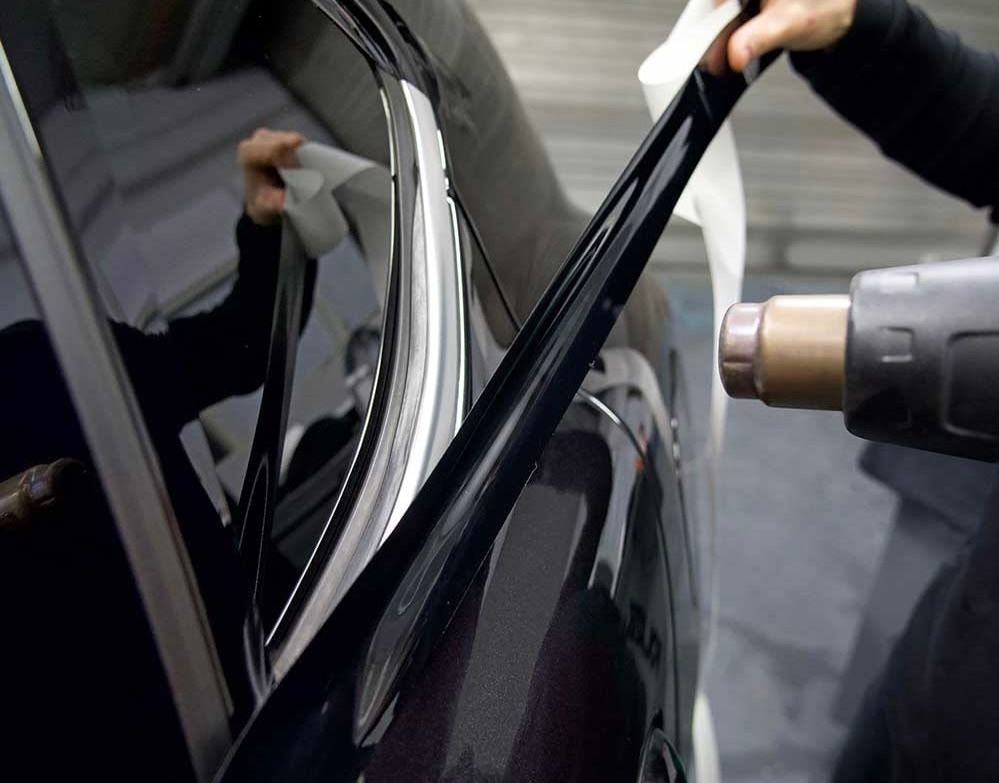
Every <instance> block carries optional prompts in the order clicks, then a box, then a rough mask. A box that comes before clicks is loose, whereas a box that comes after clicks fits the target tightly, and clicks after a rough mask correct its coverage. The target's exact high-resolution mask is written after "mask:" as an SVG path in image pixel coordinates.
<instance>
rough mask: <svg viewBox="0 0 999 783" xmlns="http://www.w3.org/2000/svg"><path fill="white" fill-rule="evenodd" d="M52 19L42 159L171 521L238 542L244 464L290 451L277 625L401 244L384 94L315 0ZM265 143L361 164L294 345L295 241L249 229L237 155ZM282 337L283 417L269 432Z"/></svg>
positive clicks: (305, 296) (338, 195)
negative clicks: (62, 80)
mask: <svg viewBox="0 0 999 783" xmlns="http://www.w3.org/2000/svg"><path fill="white" fill-rule="evenodd" d="M53 8H54V12H55V19H56V22H57V28H58V35H59V36H60V39H61V42H62V45H63V47H64V49H65V51H66V52H67V55H68V59H69V69H70V73H69V74H67V76H66V78H67V82H68V83H72V85H73V87H72V88H71V89H69V90H67V92H68V93H70V94H71V95H72V98H71V99H67V100H66V101H64V108H65V109H66V110H64V111H62V112H54V113H53V114H52V115H51V116H50V117H49V118H48V122H47V124H46V127H45V128H44V136H45V137H46V138H45V147H46V152H47V154H48V156H49V158H50V164H51V165H52V166H53V168H54V169H55V170H56V171H55V173H56V179H57V181H58V182H59V184H60V188H61V192H62V195H63V198H64V199H65V201H66V203H67V206H68V208H69V211H70V213H71V215H72V221H73V223H74V229H75V232H76V234H77V237H78V241H79V244H80V246H81V247H82V249H83V251H84V254H85V255H86V257H87V260H88V262H89V265H90V267H91V272H92V275H93V278H94V280H95V283H96V285H97V288H98V290H99V292H100V295H101V300H102V303H103V304H104V306H105V308H106V311H107V314H108V318H109V321H110V322H111V324H112V331H113V333H114V335H115V337H116V338H117V340H118V343H119V348H120V350H121V353H122V356H123V360H124V362H125V364H126V367H127V369H128V370H129V372H130V375H131V378H132V381H133V386H134V387H135V391H136V394H137V396H138V398H139V403H140V406H141V407H142V408H143V412H144V414H145V416H146V418H147V426H148V427H149V429H150V432H151V435H152V437H153V440H154V443H155V444H156V446H157V449H158V451H159V456H160V461H161V463H163V464H164V473H165V475H166V478H167V482H168V485H169V488H170V490H171V500H172V501H173V502H174V506H175V510H177V512H178V513H179V514H180V513H190V514H195V513H199V514H200V513H202V512H195V511H194V510H193V508H194V507H195V506H200V507H203V502H202V501H203V499H204V497H207V499H208V500H209V502H210V503H211V505H212V506H213V510H214V514H215V516H216V517H217V518H218V519H220V520H221V521H222V523H223V524H225V525H229V526H230V528H231V529H232V532H233V537H234V538H236V539H238V538H239V537H240V536H241V535H242V534H243V533H244V531H243V530H241V529H239V528H240V527H241V525H242V524H243V522H244V519H243V518H241V515H243V516H244V517H245V516H246V515H247V514H249V513H250V512H248V511H247V509H248V508H249V507H250V506H251V505H252V503H251V500H252V498H250V497H249V496H248V493H250V492H251V489H252V488H253V487H255V486H257V483H256V478H255V477H256V475H257V474H256V473H254V472H252V471H251V474H250V475H249V477H248V464H249V463H250V460H251V454H254V453H256V452H255V451H254V450H255V449H256V450H257V452H260V454H261V455H263V456H262V457H261V459H263V460H264V461H265V462H266V461H267V458H271V457H273V456H274V455H279V459H278V460H277V461H278V462H279V464H277V465H267V469H268V470H269V471H271V472H270V473H268V475H269V478H268V481H269V482H273V483H275V484H276V487H277V488H276V490H274V489H272V490H271V492H270V501H268V506H267V508H266V509H265V510H264V511H262V512H261V514H262V515H265V516H266V517H267V518H268V519H269V520H272V523H273V524H272V527H271V529H270V535H269V537H268V540H267V541H266V542H264V544H263V547H264V548H265V549H266V550H267V551H266V557H265V559H266V563H267V568H266V577H265V578H263V577H262V578H263V585H264V587H263V588H262V589H261V592H259V593H258V594H257V598H258V600H259V601H260V604H261V610H262V613H263V615H264V618H265V621H268V622H269V621H271V620H273V619H274V617H275V616H276V615H277V613H278V612H279V611H280V609H281V607H282V606H283V603H284V601H285V600H286V599H287V597H288V595H289V593H290V591H291V590H292V589H293V587H294V585H295V582H296V580H297V578H298V575H299V574H300V573H301V571H302V569H303V568H304V566H305V564H306V562H307V560H308V558H309V556H310V554H311V553H312V551H313V548H314V547H315V545H316V542H317V540H318V538H319V537H320V535H321V534H322V533H323V531H324V530H326V529H327V522H328V520H329V518H330V513H331V511H332V509H333V507H334V505H335V503H336V501H337V496H338V492H339V489H340V487H341V486H342V484H343V482H344V480H345V477H346V475H347V472H348V470H350V469H351V465H352V463H353V461H354V454H355V451H356V447H357V443H358V440H359V437H360V434H361V429H362V426H363V423H364V421H365V416H366V413H367V407H368V402H369V399H370V397H371V394H372V388H373V382H374V377H375V366H376V363H377V359H378V354H379V350H380V344H381V337H380V334H381V323H382V304H383V302H384V300H385V286H386V269H387V263H388V253H389V247H390V241H389V239H390V236H391V227H390V223H389V221H390V214H391V212H390V209H389V203H390V192H391V191H390V187H391V184H390V177H389V174H388V170H387V168H386V163H387V161H388V153H387V136H386V129H385V120H384V115H383V113H382V112H381V106H380V101H379V98H378V88H377V85H376V84H375V81H374V78H373V76H372V75H371V73H370V71H369V69H368V68H367V65H366V63H364V61H363V59H362V58H361V57H360V55H359V54H357V53H356V51H355V50H354V49H353V47H352V46H351V45H350V43H349V42H348V41H347V40H346V39H345V38H344V37H343V36H342V35H339V34H338V33H336V32H335V28H334V27H333V25H332V23H331V22H329V20H328V19H327V18H326V17H325V16H323V15H322V14H321V13H320V12H319V11H317V10H316V9H315V8H314V7H313V6H312V5H311V4H310V3H308V2H306V1H305V0H302V1H301V2H289V3H281V4H268V3H257V4H247V3H237V4H230V3H210V2H209V3H185V2H173V3H159V2H138V3H136V2H111V3H108V4H104V5H102V7H101V11H100V13H95V12H94V9H93V6H92V5H91V4H88V3H84V2H60V3H57V4H53ZM317 30H322V31H323V33H324V34H323V36H322V38H321V39H319V38H316V31H317ZM81 115H85V117H86V125H87V128H86V129H83V128H82V125H81V120H80V116H81ZM258 128H267V129H273V130H275V131H293V132H297V133H299V134H301V135H302V136H304V137H305V138H306V139H307V140H308V141H309V142H315V143H319V144H322V145H325V146H326V147H327V148H329V149H331V150H332V151H333V154H334V155H340V156H344V159H346V160H349V161H353V162H354V163H355V164H356V163H357V161H360V164H359V165H360V169H361V173H360V174H357V175H354V176H353V177H351V178H347V179H345V180H344V181H341V182H339V183H337V185H336V188H335V190H334V191H333V196H334V200H335V202H336V204H337V205H338V207H339V209H340V211H341V212H342V215H343V216H344V218H345V223H346V231H345V232H344V234H343V236H342V237H338V238H337V240H338V241H336V242H335V243H334V244H333V245H332V246H331V247H328V248H323V249H321V252H320V251H317V252H315V253H313V255H315V256H316V257H315V258H313V259H311V260H308V261H305V262H304V263H305V264H306V267H305V269H304V272H303V273H302V278H303V280H302V282H301V289H302V303H301V317H300V319H299V321H298V323H297V324H295V328H294V329H292V330H290V332H289V333H288V334H283V335H282V334H281V327H280V324H281V323H282V321H281V319H282V318H284V317H285V316H286V315H287V313H286V312H285V310H284V309H283V308H284V306H285V300H283V299H282V294H281V291H282V290H283V289H282V285H283V283H282V280H284V279H285V278H284V277H283V275H285V271H286V269H285V267H286V266H287V265H288V264H289V258H288V256H289V253H291V255H292V256H293V255H294V253H293V252H291V251H289V250H288V245H287V243H286V241H285V240H286V237H284V236H282V232H283V231H287V229H282V228H281V227H280V224H279V225H278V226H276V227H275V226H269V227H262V226H259V225H257V224H256V223H254V221H253V220H251V219H249V218H248V217H247V216H246V215H243V199H244V179H243V173H242V172H241V170H240V167H239V165H238V164H237V147H238V145H239V144H240V142H241V141H242V140H244V139H247V138H249V137H251V136H252V135H253V133H254V132H255V130H256V129H258ZM306 255H308V254H306ZM277 338H280V339H277ZM286 338H287V341H288V344H289V345H290V346H293V347H294V350H293V352H292V358H293V360H294V361H293V363H294V370H293V375H292V376H291V378H290V383H288V384H286V385H285V387H283V388H284V390H283V392H282V394H281V396H282V397H283V411H284V413H283V415H280V416H279V417H278V418H279V419H280V420H281V421H280V426H278V427H277V428H276V429H275V430H274V431H273V432H270V431H267V432H263V433H262V432H261V431H260V428H261V427H262V426H263V425H262V424H261V421H262V415H261V400H262V398H263V396H264V391H263V389H264V387H265V381H267V382H268V383H269V382H270V380H269V378H270V375H269V373H270V374H273V373H274V372H276V370H275V361H276V360H275V357H276V356H279V355H280V351H281V345H282V344H283V343H284V341H285V339H286ZM281 381H282V379H281V378H278V379H277V381H276V382H275V383H276V384H277V387H278V388H282V387H281ZM278 408H279V409H281V408H282V406H281V405H278ZM279 413H281V411H280V410H279ZM178 437H179V442H180V444H181V450H180V451H177V450H175V445H176V443H175V442H176V440H177V438H178ZM255 438H256V439H257V440H258V441H259V440H260V439H261V438H264V439H267V438H270V439H271V440H275V441H277V440H279V441H280V442H279V443H277V442H275V443H274V444H270V446H269V447H268V448H265V449H261V446H260V443H259V442H258V443H257V445H256V446H255V445H254V443H255ZM192 469H193V472H192ZM194 477H196V479H197V484H198V487H197V493H198V494H199V495H200V496H203V497H201V498H199V500H198V502H197V503H195V502H194V501H192V500H191V499H190V497H189V496H190V494H191V493H192V492H193V491H194V489H195V488H194V487H193V485H192V484H191V481H192V480H193V478H194ZM254 497H255V496H254ZM244 540H245V537H244Z"/></svg>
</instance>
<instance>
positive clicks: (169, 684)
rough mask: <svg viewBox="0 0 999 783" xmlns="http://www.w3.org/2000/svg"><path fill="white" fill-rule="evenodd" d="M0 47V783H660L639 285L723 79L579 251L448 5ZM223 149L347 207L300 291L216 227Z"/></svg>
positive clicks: (682, 704)
mask: <svg viewBox="0 0 999 783" xmlns="http://www.w3.org/2000/svg"><path fill="white" fill-rule="evenodd" d="M0 42H2V47H3V50H2V54H3V61H2V63H0V66H2V70H3V88H2V91H0V121H2V122H3V133H2V134H0V160H2V161H3V169H2V172H3V173H2V175H0V196H2V199H3V207H4V212H3V221H2V223H0V225H2V228H3V236H2V237H0V241H2V244H0V246H2V248H3V255H2V263H0V274H2V276H3V282H2V285H0V289H2V292H3V298H2V299H0V360H2V362H3V366H4V372H3V381H2V383H0V394H2V395H3V396H2V397H0V402H2V405H0V409H2V411H3V412H2V414H0V427H2V429H0V432H2V443H3V459H2V462H0V482H2V483H0V558H2V562H0V580H2V588H0V595H2V598H0V602H2V603H0V617H2V619H3V626H4V642H3V644H2V648H3V653H2V654H0V664H2V665H0V672H2V674H0V678H2V682H3V690H2V693H3V699H2V704H3V706H2V709H3V712H4V724H5V726H7V727H8V728H5V729H4V732H3V735H4V739H5V743H4V753H3V762H2V763H3V765H4V767H5V771H4V777H5V778H6V779H8V780H13V779H20V778H25V779H29V778H30V779H33V780H37V779H54V778H59V779H65V778H67V777H69V776H72V777H73V778H98V779H124V778H128V779H140V780H153V779H157V780H158V779H163V780H187V779H197V780H209V779H213V778H216V779H220V780H223V781H237V780H240V781H241V780H365V781H375V780H406V781H418V780H500V779H503V780H546V781H548V780H551V781H555V780H558V781H569V780H580V781H582V780H601V781H603V780H628V781H633V780H637V779H641V780H678V779H682V777H683V774H684V773H683V767H684V766H685V765H686V766H687V767H688V769H689V768H690V767H691V766H692V757H693V737H692V714H693V709H694V702H695V697H696V691H697V684H698V658H699V654H700V647H701V635H702V622H703V613H704V610H705V604H706V599H705V597H704V596H703V595H702V580H701V579H700V569H701V567H702V564H701V563H700V562H699V556H698V554H697V553H698V552H699V551H700V549H701V547H700V541H699V533H698V527H699V524H700V522H699V520H698V518H697V512H696V508H697V505H698V504H697V502H696V498H695V494H696V490H695V488H694V487H693V486H691V485H690V482H688V481H687V480H686V476H687V473H686V472H685V471H684V464H683V461H684V457H685V452H684V450H683V448H682V443H683V439H684V428H685V426H686V424H685V420H684V413H683V411H684V400H683V391H682V389H683V383H682V378H681V375H680V367H679V364H680V363H679V359H678V356H677V354H676V350H675V348H674V346H673V345H672V343H671V340H670V333H669V312H668V308H667V306H666V299H665V293H664V291H663V290H662V289H661V287H660V286H659V284H658V282H657V281H656V279H655V278H653V277H652V276H643V274H642V272H643V270H644V268H645V264H646V262H647V260H648V258H649V255H650V253H651V251H652V248H653V246H654V245H655V243H656V241H657V239H658V238H659V235H660V234H661V232H662V230H663V228H664V226H665V224H666V222H667V220H668V218H669V215H670V212H671V209H672V206H673V204H674V203H675V201H676V199H677V198H678V196H679V194H680V192H681V190H682V189H683V186H684V184H685V183H686V181H687V179H688V178H689V176H690V173H691V172H692V170H693V167H694V166H695V165H696V163H697V161H698V160H699V158H700V155H701V154H702V153H703V151H704V149H705V147H706V145H707V143H708V142H709V141H710V139H711V137H712V136H713V134H714V132H715V130H716V129H717V128H718V126H719V125H720V123H721V122H722V121H723V120H724V118H725V116H726V115H727V113H728V111H729V109H730V108H731V106H732V105H733V104H734V102H735V101H736V100H737V99H738V97H739V96H740V95H741V93H742V92H743V90H744V89H745V87H746V81H745V79H743V78H742V77H737V76H733V75H725V76H712V75H710V74H708V73H706V72H701V71H698V72H695V74H694V76H693V77H692V78H691V79H690V81H689V82H688V83H687V85H686V87H685V88H684V89H683V91H682V92H681V94H680V95H679V97H678V98H677V99H676V100H675V101H674V103H673V104H672V105H671V106H670V108H669V109H667V111H666V112H665V114H664V115H663V117H662V118H661V119H660V120H659V122H658V123H657V124H656V126H655V128H654V129H653V131H652V133H651V134H650V135H649V137H648V139H647V140H646V141H645V142H644V143H643V145H642V147H641V148H640V149H639V150H638V152H637V153H636V156H635V158H634V159H633V161H632V163H631V164H630V165H629V167H628V168H627V170H626V171H625V172H624V173H623V174H622V176H621V179H620V180H619V182H618V183H617V185H615V187H614V188H613V190H612V191H611V193H610V194H609V195H608V197H607V199H606V201H605V203H604V205H603V206H602V207H601V208H600V210H599V211H598V212H597V214H596V215H593V216H590V215H587V214H583V213H582V212H581V211H580V210H579V209H577V208H575V207H574V206H572V205H571V204H570V203H569V201H568V200H567V198H566V196H565V194H564V193H563V191H562V189H561V188H560V186H559V184H558V182H557V180H556V177H555V175H554V173H553V170H552V167H551V164H550V162H549V160H548V158H547V157H546V154H545V152H544V149H543V147H542V145H541V143H540V141H539V139H538V137H537V136H536V135H535V133H534V132H533V130H532V129H531V127H530V125H529V123H528V121H527V119H526V116H525V114H524V110H523V107H522V106H521V104H520V102H519V101H518V98H517V95H516V92H515V91H514V89H513V87H512V85H511V83H510V80H509V78H508V76H507V74H506V73H505V71H504V69H503V67H502V65H501V64H500V62H499V59H498V57H497V55H496V53H495V51H494V50H493V49H492V47H491V45H490V44H489V41H488V39H487V38H486V36H485V34H484V33H483V31H482V29H481V27H480V26H479V24H478V22H477V21H476V19H475V18H474V16H473V14H472V13H471V12H470V11H469V10H468V9H467V8H466V7H465V6H464V5H463V4H462V3H461V2H457V0H439V1H438V2H415V0H391V2H385V1H379V0H316V2H315V3H311V2H307V0H288V1H286V2H277V1H276V0H260V1H256V0H236V2H221V1H220V0H198V2H185V1H184V0H170V1H169V2H163V1H162V0H159V1H157V2H153V1H152V0H129V1H128V2H126V1H125V0H108V1H107V2H103V3H101V4H99V5H94V4H87V3H81V2H74V1H72V0H68V1H64V0H59V2H56V1H55V0H53V1H52V2H43V3H28V2H24V1H23V0H17V1H15V2H9V3H5V4H4V5H3V7H2V9H0ZM261 126H267V127H272V128H281V129H291V130H296V131H298V132H300V133H302V134H303V135H304V136H306V137H307V138H308V139H310V140H311V141H314V142H319V143H321V144H323V145H324V149H327V150H333V153H331V154H333V155H334V156H340V158H338V159H342V160H343V161H346V162H347V163H349V166H348V167H352V168H350V171H351V172H352V173H351V175H350V176H349V177H345V178H344V180H343V181H342V182H339V183H338V184H337V186H336V188H335V189H334V190H333V196H334V201H335V203H336V204H337V205H338V209H340V210H341V211H342V215H343V218H344V221H345V225H346V226H347V229H348V231H347V233H346V236H344V237H343V238H342V240H341V241H339V242H338V243H337V244H336V245H335V246H334V247H332V249H329V250H328V251H325V252H323V253H321V254H314V255H318V257H316V258H309V257H307V256H308V254H307V253H306V251H305V250H304V249H303V246H302V244H301V242H299V241H298V235H297V233H296V230H295V229H293V228H291V227H290V225H289V224H288V223H285V225H284V226H283V227H270V228H261V227H259V226H255V225H250V223H249V222H248V221H247V218H246V217H245V216H244V217H242V218H241V217H240V213H241V210H242V207H241V198H242V182H241V180H240V174H239V171H238V168H237V166H236V164H235V162H234V161H235V148H236V145H237V144H238V142H239V140H240V139H241V138H244V137H245V136H247V135H248V134H250V133H252V132H253V130H254V129H255V128H257V127H261ZM345 165H347V164H346V163H345ZM234 232H235V236H236V241H235V242H234V241H233V233H234ZM681 476H683V477H684V480H681Z"/></svg>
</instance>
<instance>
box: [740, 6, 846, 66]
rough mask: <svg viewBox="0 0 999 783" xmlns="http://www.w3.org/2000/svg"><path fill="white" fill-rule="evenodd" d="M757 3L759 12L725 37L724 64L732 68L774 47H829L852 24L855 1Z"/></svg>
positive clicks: (811, 49)
mask: <svg viewBox="0 0 999 783" xmlns="http://www.w3.org/2000/svg"><path fill="white" fill-rule="evenodd" d="M760 6H761V8H760V13H759V14H757V15H756V16H754V17H753V18H752V19H750V20H749V21H748V22H746V23H745V24H743V25H742V26H740V27H739V28H738V29H736V31H735V32H733V33H732V35H731V37H730V38H729V39H728V63H729V65H730V66H731V68H732V70H734V71H742V69H743V68H745V67H746V66H747V65H748V64H749V62H750V61H751V60H754V59H756V58H757V57H760V56H761V55H764V54H766V53H767V52H770V51H773V50H774V49H789V50H791V51H814V50H816V49H825V48H827V47H829V46H832V45H833V44H834V43H836V42H837V41H838V40H839V39H840V38H842V37H843V36H844V35H846V32H847V30H849V29H850V25H852V24H853V15H854V11H855V10H856V7H857V0H763V1H762V2H761V4H760Z"/></svg>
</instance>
